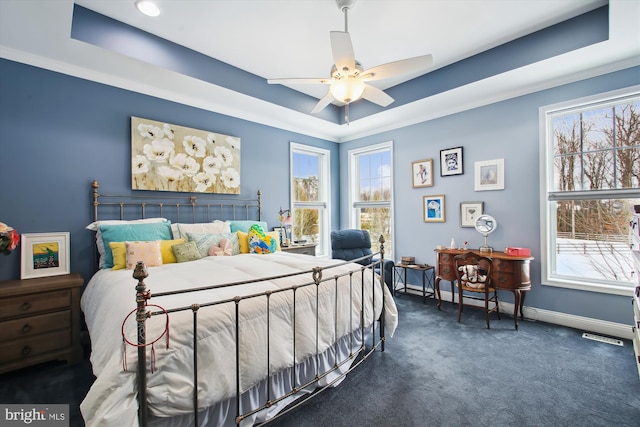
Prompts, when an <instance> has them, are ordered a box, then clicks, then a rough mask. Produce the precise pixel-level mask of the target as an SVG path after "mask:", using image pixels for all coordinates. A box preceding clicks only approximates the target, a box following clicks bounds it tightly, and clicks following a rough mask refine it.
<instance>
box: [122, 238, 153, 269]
mask: <svg viewBox="0 0 640 427" xmlns="http://www.w3.org/2000/svg"><path fill="white" fill-rule="evenodd" d="M124 245H125V247H126V248H127V261H126V265H125V267H126V269H127V270H133V269H134V268H136V264H137V263H138V262H139V261H142V262H144V265H145V266H146V267H155V266H158V265H162V253H161V252H160V241H159V240H155V241H153V242H124Z"/></svg>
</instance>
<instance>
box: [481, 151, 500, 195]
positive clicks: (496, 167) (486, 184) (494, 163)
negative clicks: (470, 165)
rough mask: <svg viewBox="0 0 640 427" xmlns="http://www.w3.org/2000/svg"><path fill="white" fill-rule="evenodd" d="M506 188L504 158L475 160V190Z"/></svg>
mask: <svg viewBox="0 0 640 427" xmlns="http://www.w3.org/2000/svg"><path fill="white" fill-rule="evenodd" d="M488 190H504V159H495V160H485V161H482V162H475V191H488Z"/></svg>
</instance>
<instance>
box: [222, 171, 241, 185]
mask: <svg viewBox="0 0 640 427" xmlns="http://www.w3.org/2000/svg"><path fill="white" fill-rule="evenodd" d="M222 183H223V184H224V186H225V187H227V188H236V187H239V186H240V174H239V173H238V171H236V170H235V169H234V168H229V169H226V170H223V171H222Z"/></svg>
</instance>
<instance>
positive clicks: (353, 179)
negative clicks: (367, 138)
mask: <svg viewBox="0 0 640 427" xmlns="http://www.w3.org/2000/svg"><path fill="white" fill-rule="evenodd" d="M382 151H389V167H390V171H389V173H390V181H391V182H390V193H391V198H390V200H389V201H375V202H360V201H356V200H355V199H356V197H355V195H356V194H357V190H358V188H359V184H358V181H359V176H360V174H359V173H358V172H359V171H358V163H357V159H358V158H359V156H360V155H364V154H373V153H376V152H382ZM347 158H348V164H347V167H348V171H347V172H348V176H349V195H348V201H349V215H348V218H349V228H359V224H358V209H360V208H380V207H385V208H386V207H388V208H389V211H390V214H391V216H390V219H389V221H390V225H389V230H390V231H389V232H390V234H391V236H388V238H387V241H388V240H391V242H392V246H391V247H389V246H388V243H385V248H386V250H385V258H388V257H389V254H391V256H393V254H394V253H395V220H394V218H395V212H394V199H395V197H394V184H393V182H394V173H393V141H386V142H381V143H378V144H373V145H367V146H364V147H359V148H353V149H351V150H349V151H348V152H347ZM371 239H372V242H371V244H372V246H373V248H372V249H374V252H375V251H376V250H377V249H376V248H377V243H378V240H377V239H378V238H377V237H375V238H374V236H371ZM374 240H375V241H374ZM388 259H391V258H388Z"/></svg>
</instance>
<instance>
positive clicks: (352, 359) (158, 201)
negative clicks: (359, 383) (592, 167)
mask: <svg viewBox="0 0 640 427" xmlns="http://www.w3.org/2000/svg"><path fill="white" fill-rule="evenodd" d="M91 187H92V194H93V209H94V219H95V220H96V221H97V220H98V208H99V207H101V206H115V207H116V208H117V209H116V210H117V211H118V212H119V213H118V216H119V218H120V219H124V218H125V217H126V211H127V208H135V209H134V211H135V210H137V211H138V212H139V217H140V218H144V217H145V214H146V211H147V208H149V206H155V207H156V209H158V210H159V212H160V213H162V212H163V209H164V208H166V207H168V206H170V207H172V208H173V207H175V210H176V215H177V217H178V218H179V215H180V207H181V206H183V205H187V206H189V207H190V210H191V212H192V215H191V218H192V219H193V222H195V221H196V218H197V215H196V208H197V207H203V208H205V210H206V214H207V220H208V221H211V217H210V211H211V210H212V208H213V207H215V208H217V209H218V210H219V212H223V211H225V210H226V211H227V212H231V215H232V217H231V218H236V216H235V215H236V213H237V212H238V211H244V212H245V216H244V218H243V219H251V218H250V213H251V212H252V211H253V212H256V216H257V220H260V218H261V193H260V191H258V193H257V198H256V199H250V200H243V199H223V198H215V199H214V200H212V201H204V202H201V201H200V199H199V198H202V199H205V200H206V197H202V196H198V197H196V196H193V195H191V196H186V203H183V202H184V201H185V196H166V197H165V196H162V197H159V196H148V195H135V194H134V195H125V196H118V195H103V194H100V193H98V188H99V185H98V182H97V181H93V183H92V185H91ZM204 196H208V195H204ZM103 199H106V200H107V201H103ZM111 200H117V201H111ZM167 202H168V203H167ZM216 219H222V218H221V217H218V218H216ZM379 243H380V251H379V252H377V253H374V254H372V255H367V256H364V257H362V258H358V259H356V260H352V261H346V262H341V263H339V264H336V265H333V266H330V267H325V268H321V267H314V268H313V269H311V270H308V271H304V272H299V273H294V274H284V275H279V276H272V277H265V278H260V279H257V280H248V281H238V282H232V283H225V284H221V285H214V286H206V287H201V288H195V289H188V290H182V291H172V292H164V293H156V294H153V297H162V296H168V295H175V294H183V293H192V292H197V291H202V290H209V289H216V288H222V287H233V286H239V285H246V284H249V283H254V282H262V281H267V280H277V279H282V278H287V277H292V276H301V275H302V276H303V277H305V276H308V277H309V278H310V279H309V280H308V281H306V282H304V283H303V284H299V285H295V286H291V287H288V288H282V289H279V290H277V291H266V292H261V293H256V294H253V295H245V296H242V297H240V296H236V297H233V298H229V299H225V300H216V301H197V302H194V303H193V304H191V305H189V306H185V307H179V308H174V309H167V310H165V309H162V308H161V307H159V306H155V307H159V308H161V309H160V310H156V311H149V310H148V308H149V307H153V306H154V305H153V304H150V303H149V301H150V300H151V298H152V294H151V292H150V291H149V290H148V289H147V287H146V284H145V282H144V280H145V279H146V278H147V277H148V275H149V273H148V271H147V269H146V267H145V266H144V264H143V263H142V262H138V263H137V266H136V268H135V270H134V271H133V277H134V279H135V280H136V281H137V283H136V285H135V290H136V296H135V302H136V308H135V309H134V310H133V311H132V313H131V314H133V313H134V312H135V321H136V322H137V343H129V344H131V345H134V346H136V347H137V352H138V361H137V375H136V378H137V379H136V381H137V393H138V394H137V397H138V403H139V409H138V422H139V424H140V425H141V426H147V424H148V417H149V410H148V404H147V357H148V356H149V355H148V350H147V346H148V345H149V344H151V342H148V341H147V337H146V323H145V322H146V320H147V319H149V318H151V317H153V316H158V315H165V316H167V322H168V318H169V316H170V315H171V314H172V313H176V312H184V311H188V310H191V311H192V313H193V337H194V338H193V367H194V373H193V417H194V425H196V426H198V425H199V410H202V409H204V408H199V405H198V389H197V384H198V347H197V330H198V329H197V328H198V312H199V310H200V309H204V308H211V307H215V306H218V305H221V304H234V305H235V358H236V372H235V378H236V384H235V386H236V396H235V399H236V402H235V403H236V405H235V409H236V416H235V422H236V425H240V423H241V422H242V421H243V420H244V419H245V418H246V417H248V416H252V415H255V414H257V413H259V412H261V411H264V410H267V409H269V408H271V407H272V406H273V405H274V404H276V403H278V402H280V401H282V400H283V399H287V398H289V397H292V396H295V395H296V394H298V392H300V391H301V390H302V389H304V388H306V387H308V386H312V385H314V384H316V385H318V382H319V380H321V379H324V378H325V377H327V376H328V375H329V374H330V373H332V372H336V371H338V369H340V368H341V367H342V366H343V365H344V364H346V363H351V364H350V366H349V368H348V369H346V370H344V371H338V374H339V375H338V376H337V377H336V378H335V379H333V380H331V381H330V382H329V383H327V384H326V385H324V386H321V387H318V389H317V390H316V392H314V393H310V394H304V395H302V396H300V397H297V398H296V400H295V401H294V402H293V403H291V404H289V405H288V406H287V407H286V408H285V409H284V410H282V411H281V412H279V413H278V414H276V415H275V416H273V417H272V418H270V419H268V420H266V421H265V422H263V423H262V424H261V425H263V424H267V423H269V422H271V421H273V420H274V419H276V418H278V417H280V416H281V415H283V414H285V413H288V412H290V411H291V410H293V409H295V408H297V407H298V406H300V405H301V404H302V403H304V402H306V401H307V400H309V399H311V398H312V397H315V396H316V395H318V394H319V392H321V391H324V390H326V388H328V387H331V386H332V385H334V384H336V383H337V382H338V381H340V380H341V379H342V378H344V377H345V376H346V375H347V374H348V373H349V372H351V371H352V370H353V369H355V368H356V367H358V366H359V365H360V364H362V363H363V362H364V361H365V360H366V358H367V357H368V356H369V355H371V354H372V353H373V352H375V351H376V350H378V349H379V350H380V351H384V344H385V330H384V329H385V316H384V306H385V293H384V289H383V287H385V282H384V268H381V266H382V265H383V263H384V237H383V236H380V239H379ZM351 262H364V263H368V264H367V265H360V266H358V267H359V269H355V270H354V271H351V272H350V273H343V274H336V275H331V269H332V268H335V267H338V266H343V265H345V264H349V263H351ZM376 267H378V268H379V270H380V275H379V276H378V277H377V278H376V273H375V272H374V268H376ZM356 274H358V275H361V279H364V276H365V275H366V274H370V275H371V277H372V279H373V280H372V281H371V284H372V286H373V289H372V298H371V301H368V302H367V303H370V304H371V305H372V309H373V311H372V312H373V313H375V312H376V311H375V308H376V307H375V292H376V289H375V288H376V281H378V284H379V286H380V288H379V289H380V291H378V292H382V307H381V314H380V317H379V318H378V319H377V321H378V322H379V325H378V327H377V329H378V334H376V319H373V322H372V324H371V325H370V326H367V327H365V324H364V322H365V319H364V307H365V295H364V286H365V285H364V280H363V281H362V282H361V283H363V285H362V295H361V301H363V304H362V307H361V308H360V319H359V325H360V326H359V328H360V334H361V341H359V342H355V343H354V342H353V341H354V339H355V338H353V333H352V334H351V335H348V336H347V337H348V339H349V341H350V342H349V349H350V351H349V354H348V356H347V358H346V359H344V360H337V359H338V357H337V356H338V353H337V348H336V346H337V345H338V344H337V343H338V341H339V340H338V339H336V342H335V343H333V344H332V346H331V348H330V349H329V351H333V357H334V359H333V361H334V363H333V366H332V367H331V368H330V369H329V370H328V371H326V372H318V366H319V363H316V364H315V366H316V368H315V369H316V372H315V377H314V378H313V379H312V380H310V381H308V382H307V383H305V384H296V375H295V372H296V369H297V367H298V365H296V361H295V359H296V351H295V349H296V339H295V338H296V335H295V325H296V317H295V316H296V298H295V296H296V291H298V290H300V289H302V288H305V287H313V286H315V289H316V293H315V296H316V304H318V298H319V289H320V286H321V285H323V284H324V285H325V286H326V285H327V284H328V285H329V286H334V287H335V292H334V293H333V294H334V295H335V300H334V301H333V302H332V303H333V304H334V306H335V309H336V314H335V316H334V325H333V327H334V331H335V333H336V335H335V336H336V337H337V333H338V324H337V322H338V313H337V308H338V304H337V299H338V291H337V290H338V286H346V285H347V284H346V283H344V281H343V282H342V283H339V278H341V277H344V276H349V277H348V286H349V287H350V290H349V298H350V300H349V307H351V302H352V298H353V294H352V292H351V289H352V287H353V280H354V275H356ZM325 275H326V276H327V278H323V276H325ZM283 292H289V293H291V294H292V295H293V319H292V324H291V327H292V330H293V332H294V333H293V337H294V339H293V352H292V354H293V361H292V362H291V370H292V376H291V383H292V384H293V387H292V389H291V390H289V391H288V392H287V393H285V394H284V395H282V396H270V394H269V390H270V387H269V385H270V381H271V377H272V375H273V374H275V372H271V370H270V368H269V366H270V365H269V351H267V354H266V356H265V357H266V358H267V359H266V363H267V365H266V366H267V370H268V372H267V375H266V377H265V380H266V381H267V388H266V389H267V394H268V395H267V400H266V401H264V402H263V403H262V404H261V405H260V406H259V407H257V408H251V409H250V410H249V411H247V412H244V413H243V412H242V410H241V394H242V390H241V386H240V376H241V372H240V363H239V360H240V345H239V342H240V340H239V336H240V333H241V330H240V329H241V322H240V313H241V303H242V302H243V301H245V300H249V299H254V298H264V299H265V300H266V305H267V311H266V319H267V349H268V348H269V345H270V344H269V336H270V330H269V308H270V305H269V302H270V298H271V297H272V296H273V295H274V294H277V293H283ZM316 307H319V305H316ZM125 320H126V319H125ZM352 321H353V318H352V313H351V309H349V324H352V323H351V322H352ZM167 324H168V323H167ZM315 324H316V337H315V345H316V352H315V354H314V355H313V356H311V357H315V358H316V359H317V358H318V357H319V354H318V353H319V352H318V347H319V333H318V329H319V313H318V310H316V317H315ZM365 329H367V332H368V330H369V329H371V345H370V346H369V347H367V345H366V343H365V336H366V334H365ZM165 332H166V331H165ZM159 338H160V337H159ZM159 338H157V339H155V341H157V340H158V339H159ZM155 341H153V342H155ZM127 342H128V341H127ZM354 348H355V351H354V350H353V349H354Z"/></svg>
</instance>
